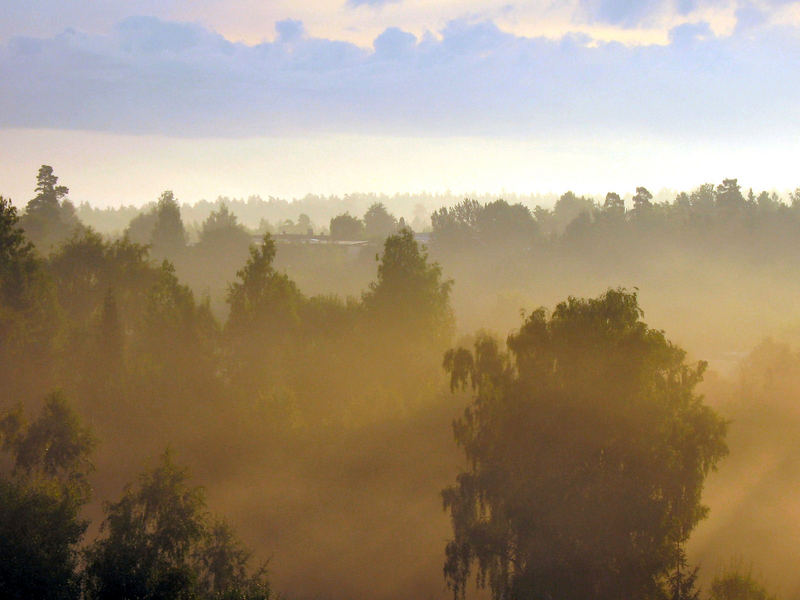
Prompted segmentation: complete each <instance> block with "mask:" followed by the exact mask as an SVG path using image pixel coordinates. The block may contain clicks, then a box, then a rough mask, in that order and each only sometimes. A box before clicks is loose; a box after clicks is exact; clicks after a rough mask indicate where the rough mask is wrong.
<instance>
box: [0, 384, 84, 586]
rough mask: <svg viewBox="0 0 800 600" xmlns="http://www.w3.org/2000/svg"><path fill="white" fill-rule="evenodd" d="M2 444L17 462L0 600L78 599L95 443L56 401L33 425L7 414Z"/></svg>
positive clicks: (1, 503) (6, 510) (3, 530)
mask: <svg viewBox="0 0 800 600" xmlns="http://www.w3.org/2000/svg"><path fill="white" fill-rule="evenodd" d="M0 443H1V445H2V449H3V451H4V453H6V455H7V458H8V462H10V463H11V467H10V471H9V472H5V473H2V476H1V477H0V596H2V597H3V598H9V599H16V598H19V599H27V598H58V599H61V598H77V597H78V582H77V577H76V568H77V565H78V549H77V544H78V542H79V541H80V539H81V538H82V536H83V534H84V532H85V531H86V527H87V523H86V522H85V521H83V520H81V519H80V518H79V510H80V508H81V506H82V505H83V504H85V502H86V501H87V500H88V499H89V492H90V488H89V484H88V481H87V475H88V474H89V472H90V471H91V470H92V468H93V467H92V464H91V463H90V462H89V458H88V457H89V454H90V452H91V451H92V449H93V447H94V445H95V440H94V437H93V436H92V434H91V433H90V432H89V430H88V429H86V428H84V427H83V426H82V425H81V423H80V421H79V420H78V417H77V415H75V413H74V412H73V411H72V409H71V408H70V407H69V405H68V404H67V402H66V400H65V399H64V397H63V396H62V395H61V394H52V395H51V396H49V397H48V398H47V399H46V401H45V405H44V408H43V409H42V412H41V414H40V415H39V417H38V418H37V419H36V420H35V421H34V422H33V423H31V424H30V425H28V424H27V423H26V422H25V418H24V414H23V412H22V409H21V408H17V409H16V410H14V411H10V412H7V413H5V414H4V415H2V418H0Z"/></svg>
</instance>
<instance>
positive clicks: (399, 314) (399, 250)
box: [363, 229, 453, 340]
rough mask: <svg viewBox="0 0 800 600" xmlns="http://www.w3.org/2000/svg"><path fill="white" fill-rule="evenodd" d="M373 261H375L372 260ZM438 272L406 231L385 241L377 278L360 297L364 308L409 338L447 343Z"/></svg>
mask: <svg viewBox="0 0 800 600" xmlns="http://www.w3.org/2000/svg"><path fill="white" fill-rule="evenodd" d="M376 258H377V257H376ZM452 284H453V282H452V281H449V280H446V281H443V280H442V268H441V267H440V266H439V265H438V263H429V262H428V254H427V252H426V251H424V250H421V249H420V247H419V244H417V242H416V240H415V239H414V234H413V233H412V231H411V230H410V229H403V230H402V231H400V232H399V233H397V234H395V235H392V236H389V237H388V238H386V242H385V243H384V247H383V254H382V255H381V256H380V258H379V263H378V278H377V281H375V282H373V283H371V284H370V286H369V291H367V292H366V293H365V294H364V296H363V302H364V307H365V309H366V310H367V311H368V313H370V314H372V315H374V316H375V317H376V318H378V319H380V320H381V321H382V322H384V323H386V324H389V323H391V324H393V325H395V326H397V327H399V328H401V329H402V330H404V331H406V332H408V333H409V334H412V335H413V334H424V335H429V336H431V337H433V338H439V339H444V340H447V339H448V338H449V336H450V335H451V334H452V330H453V315H452V312H451V310H450V304H449V299H450V288H451V287H452Z"/></svg>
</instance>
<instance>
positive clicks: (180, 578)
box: [85, 451, 270, 600]
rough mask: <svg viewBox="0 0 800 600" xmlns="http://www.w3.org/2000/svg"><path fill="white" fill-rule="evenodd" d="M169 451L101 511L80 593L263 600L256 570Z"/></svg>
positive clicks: (264, 588)
mask: <svg viewBox="0 0 800 600" xmlns="http://www.w3.org/2000/svg"><path fill="white" fill-rule="evenodd" d="M188 480H189V476H188V471H187V470H186V469H185V468H181V467H179V466H177V465H176V464H175V463H174V462H173V460H172V455H171V454H170V452H169V451H167V452H165V453H164V454H162V455H161V458H160V460H159V463H158V464H157V465H156V466H155V468H153V469H152V470H151V471H148V472H146V473H144V474H142V475H141V476H140V477H139V482H138V486H137V487H136V488H133V487H132V486H128V487H127V488H126V490H125V493H124V494H123V496H122V498H121V499H120V500H118V501H117V502H114V503H110V504H107V505H106V519H105V521H104V522H103V524H102V529H101V531H102V532H103V533H104V537H102V538H100V539H98V540H97V541H96V542H95V543H94V544H93V545H92V546H91V547H90V548H89V549H88V551H87V553H86V561H87V567H86V573H85V590H86V596H87V598H89V599H93V600H102V599H116V598H131V599H133V598H136V599H153V600H156V599H158V600H172V599H178V598H187V599H188V598H197V599H206V598H208V599H211V598H231V599H233V598H236V599H237V600H238V599H241V600H257V599H258V600H268V598H269V597H270V590H269V584H268V582H267V580H266V577H265V569H264V568H263V567H262V568H260V569H257V570H256V571H255V572H253V573H252V574H251V573H250V570H249V569H248V561H249V553H248V552H247V551H246V550H245V549H244V548H243V547H242V546H241V544H240V543H239V542H238V540H236V539H235V538H234V536H233V534H232V532H231V531H230V528H229V527H227V525H225V524H224V523H220V522H217V523H213V522H211V521H210V517H209V515H208V514H207V513H206V510H205V507H206V504H205V496H204V494H203V490H202V489H201V488H199V487H191V486H189V485H188Z"/></svg>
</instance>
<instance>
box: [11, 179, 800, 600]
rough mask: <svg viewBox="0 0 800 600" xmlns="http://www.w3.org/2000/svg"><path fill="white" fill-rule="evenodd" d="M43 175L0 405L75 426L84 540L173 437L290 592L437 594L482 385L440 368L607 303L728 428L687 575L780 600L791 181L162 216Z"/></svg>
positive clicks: (792, 424) (181, 209) (794, 288)
mask: <svg viewBox="0 0 800 600" xmlns="http://www.w3.org/2000/svg"><path fill="white" fill-rule="evenodd" d="M43 169H44V167H43ZM53 177H54V175H53V171H52V169H51V170H49V171H47V170H45V171H44V172H43V171H40V172H39V178H38V179H37V184H38V187H37V190H38V195H37V196H36V198H34V199H33V200H31V202H30V203H28V204H27V206H26V209H25V210H21V211H20V213H19V215H18V216H19V222H18V223H17V222H16V220H15V219H16V217H14V218H13V219H12V218H11V217H8V219H7V221H5V222H4V223H8V225H4V226H5V227H6V230H5V233H4V235H5V236H6V237H5V238H3V239H11V237H12V236H11V233H10V232H12V231H14V230H15V229H14V228H15V227H20V228H21V230H22V232H24V233H23V234H22V235H24V239H26V240H31V241H32V242H33V244H34V247H33V248H32V249H30V250H23V245H21V244H22V242H15V244H17V245H16V246H13V247H14V248H16V250H14V251H13V252H11V251H9V252H8V253H7V254H4V255H3V261H5V262H4V268H3V272H2V275H3V278H4V279H3V294H4V295H3V298H2V302H3V305H2V312H0V327H1V328H0V333H2V349H1V351H2V352H1V355H0V358H2V361H1V362H0V365H1V366H0V376H1V377H2V381H3V382H4V385H3V386H2V391H1V392H0V411H2V414H6V411H10V410H12V409H13V408H14V407H15V406H16V405H18V404H19V405H20V406H21V407H22V409H23V410H24V412H25V414H27V415H28V420H30V421H33V420H34V418H35V415H36V414H37V412H38V411H39V409H40V407H41V406H42V404H43V400H44V398H45V397H46V396H47V394H49V393H51V392H53V391H55V390H61V391H62V392H63V394H64V395H65V396H66V398H67V399H68V401H69V403H70V404H71V406H72V407H73V408H74V410H75V412H76V414H77V415H78V416H79V417H80V419H81V421H82V422H83V423H84V424H86V426H88V427H90V428H91V430H92V431H93V433H94V435H95V436H96V437H97V439H98V444H97V446H96V448H95V449H94V451H93V453H92V455H91V460H92V462H93V463H94V465H95V469H94V471H93V472H91V474H90V475H89V478H90V479H89V481H90V483H91V490H92V493H91V500H89V501H88V503H86V504H85V505H84V506H83V507H82V513H81V514H82V515H84V517H85V518H86V519H88V520H89V521H90V523H91V524H90V526H89V528H88V530H87V532H86V534H85V535H84V536H83V539H82V541H81V542H80V546H81V547H89V546H90V545H91V544H92V543H93V542H94V540H95V539H96V538H98V536H100V537H102V536H103V535H105V534H104V531H106V530H103V529H101V527H100V523H101V522H103V519H104V518H105V516H104V515H105V514H106V513H105V512H104V510H106V509H105V508H104V506H107V503H108V502H113V501H116V500H117V499H118V498H119V497H120V495H121V494H123V492H124V490H125V485H126V484H128V483H129V482H133V481H136V478H137V474H139V473H141V472H142V471H144V470H146V469H147V468H150V467H151V466H152V465H153V462H154V460H155V457H157V456H158V455H159V454H160V453H161V452H162V451H163V450H164V449H165V448H167V447H169V448H171V449H172V451H173V452H174V455H175V460H176V462H178V463H179V464H181V465H186V466H188V467H189V469H190V473H191V481H192V482H193V484H195V485H201V486H202V487H203V488H204V490H205V493H206V495H207V505H208V508H209V510H210V511H212V512H213V513H216V514H220V515H224V516H225V518H226V519H227V520H228V522H229V523H230V525H231V526H232V528H233V529H234V530H235V531H236V532H237V535H238V537H239V538H241V540H242V542H243V543H244V544H245V545H246V546H248V547H249V548H250V549H251V550H252V551H253V559H254V560H255V561H256V562H261V561H268V577H269V581H270V585H271V587H272V589H273V590H274V591H276V592H278V593H280V594H282V595H284V596H285V597H286V598H296V599H305V598H309V599H310V598H320V599H322V598H331V599H339V598H341V599H344V598H375V599H384V598H385V599H389V598H449V597H452V594H453V592H452V591H451V590H450V589H449V588H448V585H447V584H448V581H447V580H446V579H445V578H444V577H443V575H442V568H443V565H444V564H445V546H446V545H447V543H448V541H449V540H450V539H451V538H452V537H453V535H454V533H453V527H452V523H451V517H452V518H453V519H456V515H455V513H453V514H451V515H449V514H448V512H447V511H445V510H443V503H442V490H444V489H445V488H448V486H451V485H452V484H453V482H454V481H456V478H457V476H459V473H462V472H463V471H465V470H468V469H469V468H470V464H471V463H470V460H469V459H468V457H466V456H465V454H464V451H462V448H460V447H459V445H458V444H457V443H456V441H454V435H453V434H454V429H453V421H454V420H456V419H459V418H461V417H462V416H463V415H464V410H465V408H466V407H467V406H468V405H469V404H470V402H471V401H472V399H473V396H474V395H475V394H478V395H479V394H480V386H478V387H476V388H475V389H472V390H471V389H470V388H469V386H465V387H459V386H453V385H452V383H453V381H455V380H454V379H451V376H452V377H455V374H456V370H455V367H453V368H451V373H450V375H448V372H446V371H445V369H443V368H442V364H443V361H444V357H445V353H446V352H447V351H448V350H449V349H450V348H456V347H463V348H470V347H472V346H473V344H476V342H479V341H480V340H481V339H484V338H487V339H489V338H494V339H496V340H498V342H497V343H498V347H499V348H500V349H501V351H502V352H511V353H512V354H513V352H514V348H513V344H510V345H509V348H508V349H507V348H506V345H505V340H506V338H507V336H509V334H516V333H517V332H520V331H521V329H520V328H522V327H523V326H524V322H525V319H527V318H528V317H529V316H530V315H531V314H532V313H533V311H535V310H536V309H538V308H539V307H545V308H546V309H547V313H546V314H547V315H556V316H557V315H558V310H557V309H556V306H557V305H558V303H560V302H562V301H564V300H566V299H567V298H568V297H575V298H579V299H580V298H598V299H600V298H603V297H604V296H603V294H606V293H607V292H608V291H609V290H620V289H622V290H627V293H633V292H635V294H636V295H635V296H633V298H635V299H636V300H637V301H638V306H639V307H641V309H642V310H643V316H642V317H641V319H642V320H643V322H644V323H646V324H647V326H649V328H652V330H654V331H655V332H657V331H663V332H664V335H665V336H666V339H668V340H670V341H671V342H673V343H674V344H675V345H676V346H678V347H680V348H682V349H684V350H685V351H686V353H687V359H686V363H687V365H694V363H695V362H696V361H699V360H703V361H708V363H709V369H708V371H706V372H705V375H704V381H703V382H702V383H700V384H699V387H698V388H697V391H698V392H699V393H700V394H702V395H703V396H704V402H705V404H707V405H708V406H709V407H711V408H712V409H713V410H714V411H716V413H717V414H718V415H719V417H720V419H722V420H726V421H728V423H729V424H728V429H727V438H726V439H727V447H728V450H729V454H728V456H726V457H724V458H721V455H722V454H723V453H722V451H721V450H720V451H719V454H720V458H721V460H719V462H718V465H717V467H718V468H717V469H716V470H711V471H710V473H709V475H708V478H707V480H706V485H705V488H704V490H703V495H702V499H703V503H704V504H705V505H707V506H708V508H709V512H708V515H707V517H706V518H704V519H698V524H697V527H696V528H695V530H694V531H693V532H692V534H691V536H690V537H688V543H687V544H686V550H687V556H688V561H689V564H691V565H698V566H699V567H700V570H699V580H698V581H699V582H700V585H701V586H702V588H703V589H704V590H707V589H709V586H710V585H711V582H712V579H713V578H714V577H715V576H717V575H719V573H721V572H722V571H723V570H724V569H726V568H727V567H728V566H730V565H731V564H732V561H734V562H735V561H739V563H738V564H742V565H744V566H745V568H752V570H753V572H754V573H757V574H758V576H759V577H760V579H761V580H762V581H763V583H764V585H765V586H766V587H767V588H768V589H769V590H771V591H772V592H773V593H775V594H776V595H777V597H779V598H798V597H800V574H798V571H797V568H796V559H795V555H796V545H797V544H796V540H797V539H798V534H800V519H798V517H799V516H800V505H798V504H797V499H796V494H795V493H794V492H795V490H796V488H797V483H798V481H800V459H798V457H797V453H796V448H795V446H796V439H797V435H796V432H797V430H798V426H800V408H798V406H800V405H799V404H798V402H797V401H798V400H800V398H799V397H798V396H799V395H800V352H799V351H798V349H800V339H799V338H800V309H798V304H797V302H796V299H797V298H798V296H799V294H800V280H798V278H797V277H796V276H795V274H796V273H797V270H798V266H800V264H799V263H800V258H798V257H800V252H799V251H800V204H798V202H800V193H797V194H798V195H797V196H796V195H795V194H794V193H793V194H791V195H789V196H786V197H779V196H778V195H776V194H774V193H771V192H760V191H759V190H747V189H745V188H743V187H742V185H740V184H739V182H737V180H733V179H727V180H725V181H723V182H721V183H719V184H707V185H705V186H701V187H699V188H697V189H694V190H686V191H684V192H680V193H675V194H669V193H666V192H665V193H662V194H659V195H658V196H657V197H654V196H653V194H651V193H650V192H649V191H648V190H647V189H645V188H638V189H637V191H636V194H634V195H632V196H630V197H628V198H620V197H619V196H617V195H615V194H609V195H608V196H606V197H605V198H590V197H583V196H577V195H575V194H572V193H571V192H566V193H564V194H563V195H561V196H560V197H558V198H552V199H547V198H542V197H535V196H526V197H509V198H507V199H506V200H500V199H497V198H490V197H479V198H477V199H471V200H470V199H468V200H464V199H461V198H452V197H443V196H432V197H418V198H417V197H414V196H412V195H397V196H394V197H391V198H390V197H375V196H373V197H369V196H367V197H358V196H357V195H354V196H351V197H348V198H345V199H343V200H339V201H338V203H334V202H333V201H329V202H325V201H323V200H320V199H318V200H316V201H311V200H308V201H307V202H306V204H304V205H297V206H295V205H292V204H289V203H280V202H278V201H273V202H271V203H269V202H261V203H259V202H255V201H253V202H250V203H247V202H236V201H231V200H227V201H224V200H221V201H219V202H217V203H215V204H211V203H207V204H206V205H204V206H190V205H184V206H181V205H180V201H179V199H176V198H175V197H174V196H173V195H172V193H171V192H165V193H164V194H163V195H162V196H161V197H160V198H159V199H152V200H153V202H152V203H151V204H149V205H145V206H144V207H143V208H142V209H119V210H116V211H115V210H113V209H112V210H106V211H103V214H100V212H99V211H94V212H93V210H92V208H91V207H89V206H88V205H84V206H81V207H79V208H78V209H77V210H76V209H75V207H74V206H73V205H72V204H70V203H69V200H68V196H67V192H66V191H64V190H59V188H58V186H57V179H55V180H54V179H53ZM15 200H16V204H18V205H22V204H24V203H23V202H20V201H19V200H20V199H15ZM328 200H330V199H328ZM3 208H4V211H5V212H4V214H5V215H11V214H12V213H13V209H11V208H10V204H9V205H6V204H4V206H3ZM343 214H348V215H349V216H350V217H352V219H342V220H338V221H337V219H339V217H340V215H343ZM303 215H305V217H304V216H303ZM400 216H402V217H403V221H402V222H401V221H400V220H399V217H400ZM88 225H93V226H94V227H95V228H96V230H95V229H92V228H91V227H89V226H88ZM406 226H407V227H409V228H405V227H406ZM348 228H349V229H348ZM309 230H310V231H309ZM8 247H12V244H10V243H9V245H8ZM15 261H16V262H15ZM587 306H589V305H587ZM591 306H594V305H591ZM587 310H588V309H587ZM636 314H638V313H636ZM548 318H550V317H548ZM553 318H555V317H553ZM554 322H555V321H554ZM520 336H521V334H520ZM590 337H591V335H589V334H588V333H587V334H586V338H587V339H588V338H590ZM656 337H657V336H656ZM579 338H580V336H579ZM651 338H652V335H651V337H649V338H647V339H651ZM520 339H522V338H520ZM570 339H571V338H570ZM580 339H582V338H580ZM665 347H666V346H665ZM475 348H476V355H475V356H476V359H475V360H476V365H477V364H478V363H479V361H478V351H477V349H478V348H479V345H476V346H475ZM589 354H591V352H589ZM509 356H510V355H509ZM582 360H583V359H582ZM586 360H589V359H586ZM636 360H637V357H636V355H635V353H634V354H632V355H631V356H630V362H636ZM681 360H682V359H681ZM626 361H627V359H626ZM520 364H522V363H520ZM580 364H583V363H580ZM587 364H588V363H587ZM591 364H594V363H593V362H591ZM477 368H478V367H476V369H477ZM518 368H521V367H518ZM692 368H693V367H692ZM474 372H477V371H474ZM474 372H473V373H474ZM576 372H581V371H576ZM620 372H621V373H624V372H627V371H624V370H623V371H620ZM701 373H702V370H701ZM521 375H523V374H522V373H521ZM601 376H603V375H602V373H601ZM465 381H466V379H465ZM473 384H474V382H473ZM617 384H619V385H622V382H610V383H609V386H611V387H609V388H606V389H607V390H615V389H617V388H616V387H614V386H616V385H617ZM543 385H544V384H543ZM687 385H688V384H687ZM570 389H571V388H570ZM476 390H478V391H476ZM690 391H691V390H690ZM456 429H457V428H456ZM4 431H5V430H4ZM587 437H591V436H587ZM0 439H3V440H4V442H3V443H4V444H6V443H8V442H6V441H5V438H0ZM8 439H11V438H8ZM587 443H588V442H587ZM715 456H716V455H715ZM712 463H713V464H716V459H715V460H710V462H709V464H712ZM6 467H8V465H4V468H6ZM6 471H8V468H6ZM9 472H10V471H9ZM4 473H5V471H4ZM700 485H701V487H702V478H701V480H700ZM693 525H694V523H692V526H693ZM681 544H683V541H681ZM659 576H660V575H659ZM704 593H705V592H704ZM467 596H468V597H473V598H477V597H489V596H490V591H488V590H477V589H475V588H474V583H472V584H470V587H469V589H468V590H467Z"/></svg>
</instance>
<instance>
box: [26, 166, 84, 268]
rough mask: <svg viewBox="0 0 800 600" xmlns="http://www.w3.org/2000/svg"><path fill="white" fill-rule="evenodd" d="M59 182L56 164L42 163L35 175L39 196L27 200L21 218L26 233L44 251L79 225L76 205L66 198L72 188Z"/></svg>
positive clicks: (63, 238) (67, 235) (37, 194)
mask: <svg viewBox="0 0 800 600" xmlns="http://www.w3.org/2000/svg"><path fill="white" fill-rule="evenodd" d="M57 184H58V177H56V176H55V175H54V174H53V167H51V166H49V165H42V166H41V167H40V168H39V173H38V174H37V176H36V189H35V191H36V196H35V197H34V198H33V199H32V200H30V201H29V202H28V205H27V207H26V209H25V215H24V217H23V219H22V227H23V229H24V230H25V233H26V235H27V236H28V238H29V239H31V240H32V241H33V243H34V244H36V246H37V247H38V248H39V249H40V250H41V251H42V252H43V253H46V252H48V251H49V250H50V249H51V248H52V247H53V246H55V245H57V244H58V243H60V242H61V241H63V240H65V239H66V238H67V237H69V236H70V235H71V234H72V233H73V232H74V231H75V229H76V228H79V227H80V221H79V220H78V217H77V216H76V215H75V207H74V206H73V205H72V203H71V202H69V201H68V200H66V199H65V197H66V195H67V194H68V193H69V189H68V188H67V187H66V186H63V185H57Z"/></svg>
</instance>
